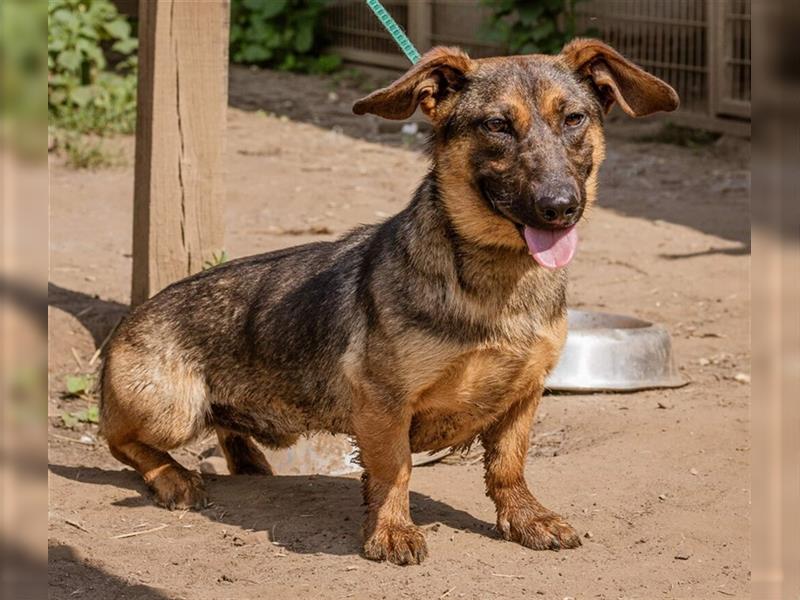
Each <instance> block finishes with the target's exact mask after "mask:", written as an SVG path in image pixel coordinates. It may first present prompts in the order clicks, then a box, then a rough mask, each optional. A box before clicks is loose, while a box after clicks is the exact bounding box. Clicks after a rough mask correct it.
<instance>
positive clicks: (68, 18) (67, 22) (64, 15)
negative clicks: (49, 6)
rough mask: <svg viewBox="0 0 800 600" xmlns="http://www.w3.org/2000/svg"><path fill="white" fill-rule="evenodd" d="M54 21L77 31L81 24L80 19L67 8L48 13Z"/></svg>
mask: <svg viewBox="0 0 800 600" xmlns="http://www.w3.org/2000/svg"><path fill="white" fill-rule="evenodd" d="M50 17H51V19H52V20H53V21H54V23H56V24H59V25H63V26H64V27H66V28H67V29H68V30H70V31H78V29H79V28H80V26H81V22H80V19H78V17H77V16H76V15H75V13H73V12H72V11H71V10H69V9H68V8H62V9H60V10H57V11H55V12H53V13H51V15H50Z"/></svg>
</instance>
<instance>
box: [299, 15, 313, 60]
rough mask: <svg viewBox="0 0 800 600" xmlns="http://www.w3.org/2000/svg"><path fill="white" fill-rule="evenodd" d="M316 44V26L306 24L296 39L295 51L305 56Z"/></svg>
mask: <svg viewBox="0 0 800 600" xmlns="http://www.w3.org/2000/svg"><path fill="white" fill-rule="evenodd" d="M313 44H314V25H313V23H309V24H307V25H306V24H304V26H302V27H301V29H299V30H298V32H297V36H296V37H295V38H294V49H295V50H297V51H298V52H300V53H301V54H305V53H306V52H308V51H309V50H311V46H312V45H313Z"/></svg>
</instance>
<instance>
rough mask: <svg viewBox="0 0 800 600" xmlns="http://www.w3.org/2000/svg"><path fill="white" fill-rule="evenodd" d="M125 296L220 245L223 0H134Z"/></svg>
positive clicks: (147, 291) (188, 267)
mask: <svg viewBox="0 0 800 600" xmlns="http://www.w3.org/2000/svg"><path fill="white" fill-rule="evenodd" d="M139 18H140V21H139V92H138V94H139V96H138V97H139V100H138V111H137V127H136V167H135V184H134V218H133V278H132V288H131V303H132V304H133V305H136V304H139V303H141V302H143V301H144V300H146V299H147V298H148V297H150V296H152V295H153V294H155V293H156V292H158V291H159V290H160V289H162V288H164V287H165V286H167V285H169V284H170V283H171V282H173V281H176V280H178V279H181V278H183V277H185V276H187V275H189V274H191V273H195V272H197V271H199V270H201V269H202V267H203V263H204V261H206V260H209V259H210V258H211V255H212V253H215V252H220V251H221V249H222V247H223V237H224V228H223V200H224V187H223V163H222V161H223V141H224V131H225V113H226V107H227V95H228V90H227V78H228V72H227V69H228V27H229V1H228V0H204V1H203V2H182V1H181V0H140V3H139Z"/></svg>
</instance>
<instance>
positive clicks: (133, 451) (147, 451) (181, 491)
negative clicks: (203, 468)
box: [108, 440, 207, 510]
mask: <svg viewBox="0 0 800 600" xmlns="http://www.w3.org/2000/svg"><path fill="white" fill-rule="evenodd" d="M108 447H109V449H110V450H111V454H113V455H114V458H116V459H117V460H119V461H121V462H123V463H125V464H126V465H130V466H131V467H133V468H134V469H136V470H137V471H138V472H139V473H140V474H141V476H142V478H143V479H144V481H145V483H146V484H147V486H148V487H149V488H150V489H151V490H152V491H153V495H154V497H155V500H156V502H157V503H158V504H160V505H161V506H164V507H166V508H169V509H170V510H172V509H174V508H203V507H204V506H206V505H207V496H206V492H205V489H204V488H203V479H202V478H201V477H200V474H199V473H197V472H195V471H190V470H188V469H186V468H185V467H183V466H182V465H180V464H179V463H178V462H177V461H176V460H175V459H174V458H172V457H171V456H170V455H169V454H168V453H167V452H164V451H163V450H158V449H156V448H153V447H152V446H148V445H147V444H144V443H142V442H139V441H135V440H130V441H127V442H121V441H119V440H115V441H111V440H109V442H108Z"/></svg>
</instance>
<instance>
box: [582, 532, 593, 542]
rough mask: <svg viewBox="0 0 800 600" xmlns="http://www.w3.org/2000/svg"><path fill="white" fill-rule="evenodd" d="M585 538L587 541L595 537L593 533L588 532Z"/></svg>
mask: <svg viewBox="0 0 800 600" xmlns="http://www.w3.org/2000/svg"><path fill="white" fill-rule="evenodd" d="M583 537H585V538H586V539H587V540H590V539H592V538H593V537H594V534H593V533H592V532H591V531H587V532H586V533H584V534H583Z"/></svg>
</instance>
